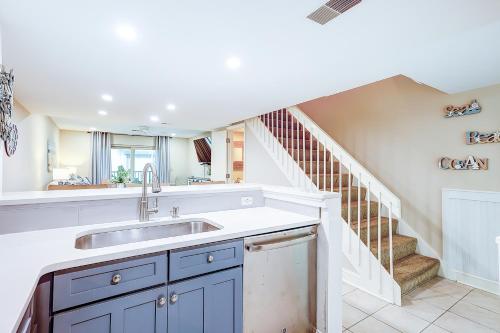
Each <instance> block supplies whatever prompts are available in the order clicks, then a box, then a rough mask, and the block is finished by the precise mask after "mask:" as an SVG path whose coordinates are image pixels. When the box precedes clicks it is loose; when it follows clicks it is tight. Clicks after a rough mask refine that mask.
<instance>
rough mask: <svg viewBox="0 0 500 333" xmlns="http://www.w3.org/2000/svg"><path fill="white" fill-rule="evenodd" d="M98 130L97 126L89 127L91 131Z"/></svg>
mask: <svg viewBox="0 0 500 333" xmlns="http://www.w3.org/2000/svg"><path fill="white" fill-rule="evenodd" d="M96 130H97V128H95V127H91V128H89V131H91V132H95V131H96Z"/></svg>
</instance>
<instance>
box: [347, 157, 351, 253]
mask: <svg viewBox="0 0 500 333" xmlns="http://www.w3.org/2000/svg"><path fill="white" fill-rule="evenodd" d="M348 171H349V181H348V182H347V225H348V226H349V229H348V230H349V231H351V230H352V229H351V163H349V169H348ZM351 252H352V248H351V237H350V236H349V253H351Z"/></svg>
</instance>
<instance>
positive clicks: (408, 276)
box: [394, 254, 440, 294]
mask: <svg viewBox="0 0 500 333" xmlns="http://www.w3.org/2000/svg"><path fill="white" fill-rule="evenodd" d="M439 264H440V263H439V260H438V259H435V258H431V257H426V256H423V255H420V254H412V255H410V256H407V257H404V258H401V259H399V260H397V261H395V262H394V279H395V280H396V282H397V283H398V284H399V285H400V286H401V293H402V294H405V293H407V292H409V291H411V290H413V289H415V288H416V287H417V286H419V285H420V284H422V283H423V282H426V281H428V280H430V279H432V278H433V277H434V276H436V274H437V271H438V270H439Z"/></svg>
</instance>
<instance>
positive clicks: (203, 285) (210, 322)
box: [168, 267, 243, 333]
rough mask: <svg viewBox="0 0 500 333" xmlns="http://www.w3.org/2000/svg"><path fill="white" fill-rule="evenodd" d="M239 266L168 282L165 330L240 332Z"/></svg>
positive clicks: (214, 332)
mask: <svg viewBox="0 0 500 333" xmlns="http://www.w3.org/2000/svg"><path fill="white" fill-rule="evenodd" d="M242 284H243V279H242V269H241V267H237V268H232V269H228V270H225V271H221V272H217V273H212V274H208V275H204V276H201V277H197V278H193V279H189V280H185V281H182V282H177V283H174V284H171V285H169V286H168V294H169V305H168V333H241V332H242V331H243V320H242V316H243V293H242V288H243V286H242Z"/></svg>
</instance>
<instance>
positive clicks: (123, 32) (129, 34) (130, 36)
mask: <svg viewBox="0 0 500 333" xmlns="http://www.w3.org/2000/svg"><path fill="white" fill-rule="evenodd" d="M115 33H116V35H117V36H118V37H119V38H121V39H123V40H125V41H128V42H133V41H135V40H137V31H136V30H135V28H134V27H133V26H131V25H128V24H119V25H117V26H116V27H115Z"/></svg>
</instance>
